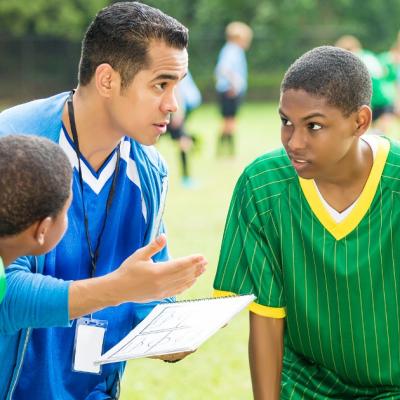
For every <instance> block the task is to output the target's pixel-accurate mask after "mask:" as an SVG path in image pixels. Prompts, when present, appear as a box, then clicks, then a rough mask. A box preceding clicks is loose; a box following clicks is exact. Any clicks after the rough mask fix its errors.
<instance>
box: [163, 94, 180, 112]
mask: <svg viewBox="0 0 400 400" xmlns="http://www.w3.org/2000/svg"><path fill="white" fill-rule="evenodd" d="M161 108H162V111H163V112H164V113H165V114H169V113H175V112H177V111H178V108H179V107H178V101H177V99H176V96H175V90H171V91H170V92H166V93H165V96H164V99H163V102H162V104H161Z"/></svg>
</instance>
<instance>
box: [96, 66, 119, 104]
mask: <svg viewBox="0 0 400 400" xmlns="http://www.w3.org/2000/svg"><path fill="white" fill-rule="evenodd" d="M95 83H96V89H97V91H98V93H99V94H100V96H102V97H106V98H109V97H111V96H112V94H113V92H114V91H115V90H116V89H118V92H119V88H120V87H121V78H120V76H119V73H118V72H117V71H115V70H114V69H113V67H112V66H111V65H110V64H107V63H104V64H100V65H99V66H98V67H97V68H96V72H95Z"/></svg>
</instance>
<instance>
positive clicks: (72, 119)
mask: <svg viewBox="0 0 400 400" xmlns="http://www.w3.org/2000/svg"><path fill="white" fill-rule="evenodd" d="M73 95H74V91H71V93H70V94H69V97H68V100H67V104H68V117H69V123H70V125H71V133H72V137H73V140H74V143H75V152H76V156H77V157H78V169H79V185H80V188H81V194H82V211H83V219H84V224H85V234H86V241H87V245H88V249H89V255H90V261H91V264H92V268H91V273H90V276H91V277H93V276H94V275H95V273H96V264H97V260H98V258H99V250H100V243H101V238H102V237H103V233H104V229H105V227H106V222H107V217H108V214H109V211H110V209H111V204H112V201H113V197H114V194H115V187H116V183H117V177H118V171H119V161H120V157H121V154H120V153H121V151H120V145H118V147H117V163H116V165H115V170H114V174H113V180H112V183H111V188H110V192H109V193H108V197H107V203H106V215H105V216H104V221H103V226H102V227H101V230H100V234H99V238H98V239H97V244H96V247H95V249H94V251H93V247H92V242H91V240H90V234H89V221H88V217H87V213H86V208H85V201H84V194H83V178H82V168H81V157H82V154H81V151H80V149H79V140H78V132H77V131H76V124H75V112H74V104H73V101H72V99H73Z"/></svg>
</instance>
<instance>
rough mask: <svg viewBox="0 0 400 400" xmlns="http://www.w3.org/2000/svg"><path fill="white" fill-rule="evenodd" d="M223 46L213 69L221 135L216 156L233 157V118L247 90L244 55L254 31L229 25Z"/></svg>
mask: <svg viewBox="0 0 400 400" xmlns="http://www.w3.org/2000/svg"><path fill="white" fill-rule="evenodd" d="M225 35H226V43H225V45H224V46H223V47H222V49H221V51H220V53H219V55H218V61H217V66H216V67H215V78H216V85H215V88H216V90H217V93H218V100H219V103H220V110H221V115H222V118H223V122H222V132H221V135H220V136H219V138H218V142H217V154H218V155H221V154H222V153H228V154H229V155H234V153H235V143H234V134H235V129H236V115H237V112H238V110H239V106H240V103H241V102H242V100H243V97H244V95H245V93H246V90H247V60H246V54H245V51H246V50H248V48H249V47H250V44H251V41H252V38H253V31H252V30H251V28H250V27H249V26H248V25H246V24H245V23H243V22H238V21H235V22H231V23H230V24H228V25H227V27H226V29H225Z"/></svg>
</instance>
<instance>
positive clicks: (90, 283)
mask: <svg viewBox="0 0 400 400" xmlns="http://www.w3.org/2000/svg"><path fill="white" fill-rule="evenodd" d="M118 293H119V292H118V287H116V284H115V282H114V280H113V277H112V276H111V274H109V275H105V276H101V277H98V278H92V279H84V280H80V281H75V282H72V283H71V285H70V287H69V303H68V305H69V318H70V319H71V320H72V319H76V318H79V317H81V316H83V315H88V314H91V313H93V312H96V311H98V310H101V309H103V308H105V307H112V306H117V305H118V304H120V303H121V299H120V296H118Z"/></svg>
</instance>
